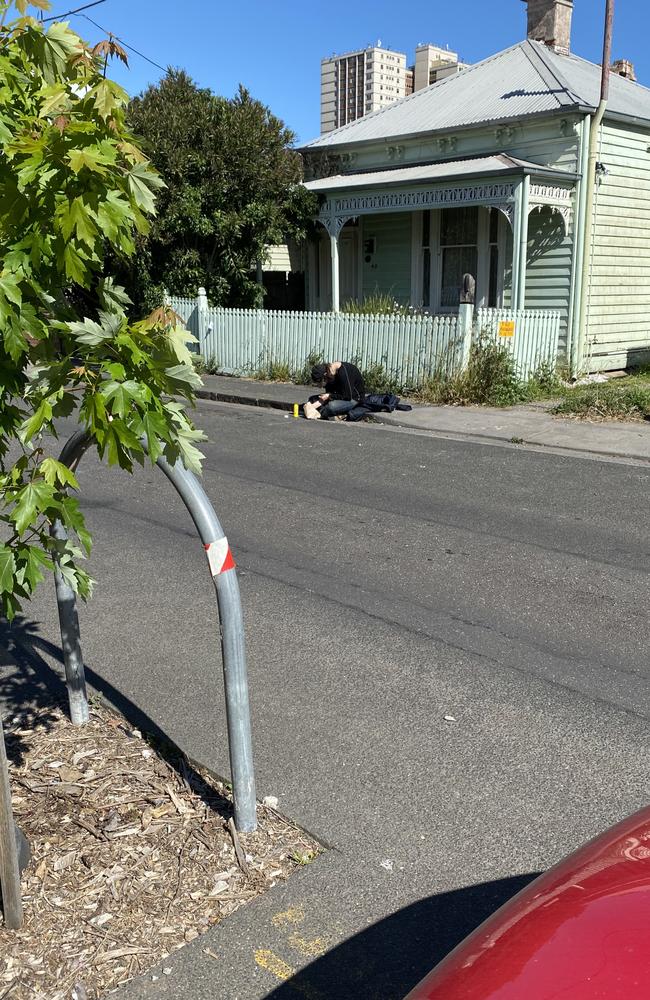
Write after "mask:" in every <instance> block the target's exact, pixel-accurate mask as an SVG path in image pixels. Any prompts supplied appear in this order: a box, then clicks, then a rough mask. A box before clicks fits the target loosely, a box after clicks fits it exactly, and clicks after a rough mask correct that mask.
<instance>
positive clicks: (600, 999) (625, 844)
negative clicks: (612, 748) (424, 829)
mask: <svg viewBox="0 0 650 1000" xmlns="http://www.w3.org/2000/svg"><path fill="white" fill-rule="evenodd" d="M558 998H561V1000H565V998H566V1000H648V998H650V808H646V809H642V810H641V811H640V812H638V813H636V814H635V815H634V816H630V817H629V818H628V819H626V820H624V821H623V822H622V823H619V824H618V825H617V826H614V827H612V828H611V829H610V830H607V832H606V833H603V834H601V835H600V836H598V837H596V839H595V840H592V841H591V842H590V843H588V844H586V845H585V846H584V847H581V848H580V849H579V850H578V851H576V852H575V854H571V855H570V856H569V857H568V858H565V860H564V861H561V862H560V863H559V864H558V865H556V866H555V868H552V869H551V870H550V871H548V872H546V874H545V875H541V876H540V877H539V878H537V879H535V881H534V882H531V883H530V885H528V886H526V888H525V889H523V890H522V891H521V892H520V893H518V894H517V895H516V896H515V897H514V898H513V899H511V900H510V901H509V902H508V903H506V904H505V905H504V906H502V907H501V908H500V909H499V910H497V912H496V913H495V914H494V915H493V916H492V917H490V918H489V919H488V920H486V921H485V923H483V924H481V926H480V927H478V928H477V930H475V931H474V932H473V933H472V934H471V935H470V936H469V937H468V938H466V939H465V941H463V942H462V943H461V944H460V945H458V947H457V948H455V949H454V951H452V952H451V954H449V955H448V956H447V958H445V959H444V960H443V961H442V962H441V963H440V964H439V965H438V966H436V968H435V969H434V970H433V972H431V973H430V974H429V975H428V976H427V977H426V978H425V979H424V980H423V981H422V982H421V983H420V985H419V986H416V988H415V989H414V990H412V991H411V992H410V993H409V994H408V997H407V998H406V1000H558Z"/></svg>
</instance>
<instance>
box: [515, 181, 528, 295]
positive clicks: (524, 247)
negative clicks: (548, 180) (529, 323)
mask: <svg viewBox="0 0 650 1000" xmlns="http://www.w3.org/2000/svg"><path fill="white" fill-rule="evenodd" d="M529 211H530V177H529V176H528V174H527V175H526V176H525V177H524V185H523V188H522V192H521V235H520V237H519V255H520V256H519V295H518V301H517V303H516V304H515V309H525V307H526V267H527V265H528V213H529Z"/></svg>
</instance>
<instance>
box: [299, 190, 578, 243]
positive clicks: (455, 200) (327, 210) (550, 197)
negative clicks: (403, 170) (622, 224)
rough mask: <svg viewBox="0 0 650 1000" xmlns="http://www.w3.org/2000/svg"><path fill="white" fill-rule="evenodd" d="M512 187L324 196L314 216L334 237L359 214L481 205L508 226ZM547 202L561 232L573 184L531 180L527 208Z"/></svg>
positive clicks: (567, 218)
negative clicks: (558, 217) (560, 223)
mask: <svg viewBox="0 0 650 1000" xmlns="http://www.w3.org/2000/svg"><path fill="white" fill-rule="evenodd" d="M516 190H517V185H516V184H514V183H502V182H499V183H482V184H463V185H455V186H452V187H437V188H430V189H420V190H411V191H390V192H385V193H381V194H380V193H376V194H351V195H345V196H334V197H332V198H328V199H327V201H326V202H325V204H324V205H323V206H322V208H321V210H320V212H319V216H318V220H319V222H321V223H322V225H323V226H324V227H325V228H326V229H327V231H328V233H329V234H330V236H337V237H338V235H339V234H340V232H341V229H342V228H343V226H344V225H345V224H346V222H349V221H351V220H352V219H356V218H358V216H359V215H372V214H374V213H379V212H391V211H392V212H395V211H409V210H410V211H417V210H423V209H426V208H450V207H460V206H464V205H483V206H485V207H488V208H496V209H498V210H499V211H500V212H502V213H503V215H505V217H506V218H507V219H508V222H509V223H510V225H511V226H512V225H513V224H514V215H515V194H516ZM547 206H548V207H549V208H550V209H551V210H552V211H554V212H558V213H559V214H560V215H561V216H562V219H563V222H564V231H565V234H566V233H568V232H569V229H570V225H571V218H572V212H573V187H564V186H561V185H551V184H539V183H535V184H531V186H530V211H534V210H536V209H542V208H544V207H547Z"/></svg>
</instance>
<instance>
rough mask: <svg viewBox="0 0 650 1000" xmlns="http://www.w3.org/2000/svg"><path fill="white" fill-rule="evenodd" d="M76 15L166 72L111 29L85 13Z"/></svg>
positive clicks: (165, 69) (164, 70)
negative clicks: (107, 28) (103, 26)
mask: <svg viewBox="0 0 650 1000" xmlns="http://www.w3.org/2000/svg"><path fill="white" fill-rule="evenodd" d="M99 2H100V3H101V2H103V0H99ZM71 13H74V12H71ZM77 17H84V18H85V19H86V21H90V23H91V24H94V25H95V27H96V28H99V30H100V31H103V32H104V34H105V35H108V36H109V37H111V38H114V39H115V40H116V41H117V42H119V43H120V45H123V46H124V48H125V49H128V50H129V52H135V54H136V56H140V58H141V59H144V60H146V62H148V63H151V65H152V66H155V67H156V69H161V70H162V71H163V73H166V72H167V68H166V67H165V66H161V65H160V63H157V62H155V60H153V59H150V58H149V56H146V55H145V54H144V52H140V51H139V50H138V49H136V48H134V47H133V46H132V45H129V44H128V43H127V42H125V41H124V39H123V38H120V36H119V35H115V34H113V32H112V31H107V30H106V28H102V26H101V24H97V21H93V19H92V17H88V15H87V14H81V13H80V14H77Z"/></svg>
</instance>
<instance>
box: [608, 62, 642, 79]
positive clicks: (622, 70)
mask: <svg viewBox="0 0 650 1000" xmlns="http://www.w3.org/2000/svg"><path fill="white" fill-rule="evenodd" d="M612 73H616V75H617V76H622V77H624V78H625V79H626V80H632V81H633V83H636V73H635V72H634V63H631V62H630V61H629V59H617V60H616V62H615V63H612Z"/></svg>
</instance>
